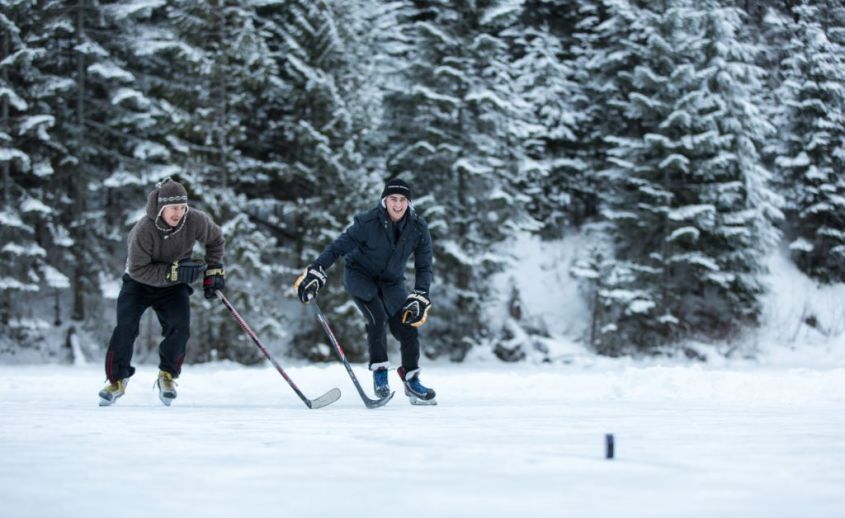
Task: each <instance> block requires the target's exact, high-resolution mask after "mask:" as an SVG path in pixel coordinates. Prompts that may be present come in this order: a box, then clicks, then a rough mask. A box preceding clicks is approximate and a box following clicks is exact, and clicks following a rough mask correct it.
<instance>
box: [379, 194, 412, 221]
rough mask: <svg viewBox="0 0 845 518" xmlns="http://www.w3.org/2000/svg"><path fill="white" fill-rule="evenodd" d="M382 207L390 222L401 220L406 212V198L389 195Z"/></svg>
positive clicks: (399, 195)
mask: <svg viewBox="0 0 845 518" xmlns="http://www.w3.org/2000/svg"><path fill="white" fill-rule="evenodd" d="M384 205H385V206H386V207H387V215H388V216H390V219H391V221H393V222H396V221H399V220H400V219H402V217H403V216H404V215H405V211H406V210H408V198H406V197H404V196H402V195H401V194H391V195H390V196H388V197H387V198H386V199H385V200H384Z"/></svg>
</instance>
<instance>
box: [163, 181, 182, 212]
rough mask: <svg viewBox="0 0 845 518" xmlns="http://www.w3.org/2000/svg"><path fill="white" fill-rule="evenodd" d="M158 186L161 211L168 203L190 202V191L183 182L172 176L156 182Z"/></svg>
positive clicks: (180, 203)
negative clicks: (173, 178)
mask: <svg viewBox="0 0 845 518" xmlns="http://www.w3.org/2000/svg"><path fill="white" fill-rule="evenodd" d="M156 187H157V188H158V200H157V201H158V210H159V213H160V212H161V209H163V208H164V207H166V206H168V205H182V204H183V203H188V191H186V190H185V187H183V186H182V184H181V183H179V182H177V181H175V180H172V179H170V177H167V178H165V179H164V180H162V181H161V182H159V183H158V184H156Z"/></svg>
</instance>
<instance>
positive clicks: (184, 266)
mask: <svg viewBox="0 0 845 518" xmlns="http://www.w3.org/2000/svg"><path fill="white" fill-rule="evenodd" d="M205 268H206V265H205V263H204V262H202V261H197V260H195V259H182V260H181V261H173V264H171V265H170V268H168V270H167V273H165V274H164V280H166V281H167V282H183V283H185V284H191V283H192V282H194V281H195V280H197V279H199V277H200V275H202V272H204V271H205Z"/></svg>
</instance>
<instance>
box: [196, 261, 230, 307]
mask: <svg viewBox="0 0 845 518" xmlns="http://www.w3.org/2000/svg"><path fill="white" fill-rule="evenodd" d="M225 287H226V272H225V271H223V265H222V264H210V265H208V270H206V271H205V280H204V281H202V289H203V291H204V292H205V298H207V299H213V298H214V297H216V296H217V294H216V293H214V292H215V291H217V290H220V291H223V288H225Z"/></svg>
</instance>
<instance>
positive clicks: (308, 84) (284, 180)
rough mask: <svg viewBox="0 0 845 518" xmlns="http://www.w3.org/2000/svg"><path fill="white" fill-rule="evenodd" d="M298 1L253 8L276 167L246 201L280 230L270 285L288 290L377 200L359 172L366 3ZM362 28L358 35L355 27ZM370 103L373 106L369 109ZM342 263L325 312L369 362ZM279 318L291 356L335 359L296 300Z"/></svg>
mask: <svg viewBox="0 0 845 518" xmlns="http://www.w3.org/2000/svg"><path fill="white" fill-rule="evenodd" d="M355 6H359V7H361V9H360V10H358V9H353V7H354V6H350V5H346V4H345V3H344V2H329V1H317V2H313V1H295V2H288V3H286V4H284V5H281V4H268V5H266V6H264V7H261V8H259V13H260V14H261V18H262V21H263V25H262V29H263V31H264V32H265V33H266V38H267V46H268V48H269V50H270V56H271V58H272V60H273V62H274V64H275V67H276V68H277V77H276V78H274V81H273V82H272V83H271V85H270V86H271V87H272V88H273V92H274V93H275V95H269V96H266V97H265V98H264V99H263V102H264V103H265V106H264V108H263V110H266V111H267V113H268V115H269V116H268V117H266V119H265V120H264V121H263V123H264V124H265V133H264V134H263V135H262V136H261V137H260V138H261V141H262V142H263V143H264V148H265V149H266V150H270V152H271V155H270V156H271V157H273V159H274V161H275V163H276V164H278V167H276V168H275V169H274V170H272V171H269V170H268V172H267V174H266V175H264V176H263V178H262V179H261V181H259V182H258V183H257V184H256V185H257V187H263V190H262V191H261V192H256V193H255V195H256V196H255V198H254V199H253V200H252V201H251V202H250V204H251V207H254V209H255V210H254V212H255V213H256V214H260V215H262V218H263V219H264V220H265V221H268V222H270V224H271V225H273V226H274V227H276V229H277V231H276V235H277V237H278V239H279V245H280V248H279V249H278V254H277V256H276V257H275V258H274V260H275V262H276V263H277V264H279V272H278V273H279V274H280V275H279V276H278V282H279V284H280V285H281V288H277V289H274V292H275V295H276V300H277V302H276V303H277V304H278V301H279V295H280V293H288V294H292V293H293V292H292V290H290V289H289V286H291V285H292V283H293V281H294V279H295V278H296V276H297V275H298V274H299V273H300V272H301V269H302V268H303V267H305V266H306V265H308V264H309V263H310V262H311V261H313V260H314V259H316V258H317V256H318V255H319V253H320V252H321V251H322V249H323V248H324V247H325V246H326V245H327V244H328V243H329V242H330V241H331V240H332V239H334V238H335V237H337V236H338V235H339V234H340V233H341V232H342V231H343V230H345V229H346V227H347V226H348V225H349V224H350V223H351V221H352V216H353V215H354V214H357V213H359V212H361V211H363V210H366V209H369V208H371V207H372V206H374V205H375V203H377V201H378V192H379V191H378V190H377V189H380V187H381V186H380V185H379V184H378V182H377V181H374V179H373V178H371V177H370V176H369V175H368V174H366V173H365V171H364V168H363V166H362V164H363V156H362V154H361V146H362V138H363V137H364V135H365V132H366V130H367V128H368V126H369V124H368V122H367V121H368V119H369V117H371V115H370V114H371V113H373V112H374V111H375V110H374V109H373V108H372V106H374V105H373V102H374V101H377V99H371V98H368V97H367V96H366V95H363V94H364V93H365V92H367V91H370V90H369V89H368V88H365V87H364V85H371V84H372V82H371V81H372V79H371V78H368V77H367V70H368V67H367V66H363V67H361V68H359V62H358V60H359V59H360V58H361V57H362V56H364V54H365V53H364V52H363V51H362V49H361V44H362V43H361V39H362V38H366V37H368V34H369V33H368V32H366V27H365V26H364V24H363V23H362V18H361V17H363V16H365V15H368V14H369V13H371V12H372V11H373V5H372V3H371V2H356V4H355ZM356 27H357V28H358V29H360V31H356V30H354V28H356ZM368 107H370V108H368ZM342 263H343V261H339V262H338V264H337V265H336V266H335V267H334V268H332V269H331V271H330V278H329V282H328V285H327V286H326V288H325V289H324V290H323V292H321V295H320V300H321V305H322V306H323V310H324V311H325V312H326V315H327V317H328V318H329V319H330V320H331V322H332V324H333V326H334V327H335V328H336V331H337V333H338V338H339V339H340V340H341V341H342V342H343V343H344V344H345V348H344V349H345V352H346V353H347V355H348V356H349V357H350V359H352V360H356V361H360V360H362V359H364V358H365V357H366V347H365V346H364V345H363V344H364V343H365V341H364V340H363V339H362V338H363V325H362V323H361V322H360V315H359V314H358V312H357V309H355V307H354V306H353V305H352V304H349V303H348V296H347V295H346V294H345V293H344V291H343V283H342V282H341V277H342V272H343V265H342ZM287 302H288V303H289V304H288V306H289V307H287V309H286V311H285V316H284V317H283V322H285V323H288V324H290V325H288V328H290V329H293V330H295V331H293V332H292V333H291V336H290V339H291V345H292V348H293V351H294V353H295V354H296V355H299V356H302V357H307V358H311V359H329V358H332V357H333V355H332V353H331V351H330V349H328V348H327V347H326V346H325V345H324V344H325V343H326V338H325V336H324V334H323V331H322V329H321V328H320V327H319V324H318V322H317V321H316V319H314V318H313V316H312V315H311V314H310V308H306V307H302V306H301V305H300V304H299V303H298V302H294V301H293V299H288V300H287Z"/></svg>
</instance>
